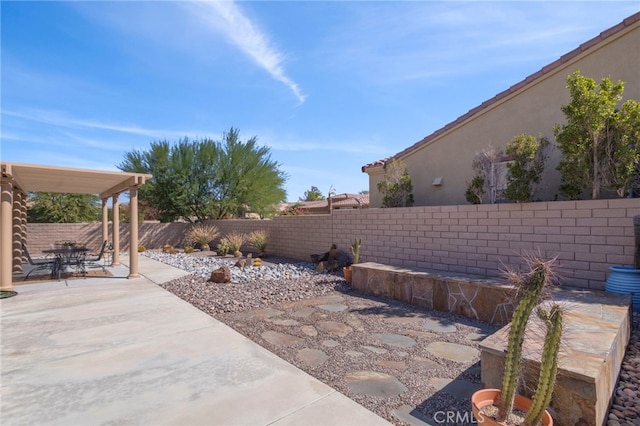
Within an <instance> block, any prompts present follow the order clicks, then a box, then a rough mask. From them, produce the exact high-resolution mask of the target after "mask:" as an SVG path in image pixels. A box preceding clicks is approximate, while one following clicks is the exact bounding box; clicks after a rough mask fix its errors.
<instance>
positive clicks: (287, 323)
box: [270, 319, 300, 327]
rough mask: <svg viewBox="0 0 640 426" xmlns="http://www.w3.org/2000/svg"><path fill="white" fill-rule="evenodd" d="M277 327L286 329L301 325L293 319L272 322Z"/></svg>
mask: <svg viewBox="0 0 640 426" xmlns="http://www.w3.org/2000/svg"><path fill="white" fill-rule="evenodd" d="M270 321H271V322H272V323H273V324H275V325H282V326H285V327H293V326H295V325H300V323H299V322H298V321H296V320H293V319H280V320H270Z"/></svg>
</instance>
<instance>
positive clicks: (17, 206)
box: [11, 189, 24, 274]
mask: <svg viewBox="0 0 640 426" xmlns="http://www.w3.org/2000/svg"><path fill="white" fill-rule="evenodd" d="M23 197H24V194H23V193H22V191H16V190H15V189H14V191H13V214H12V228H13V237H12V239H11V241H12V248H11V251H12V255H11V257H12V262H13V273H14V274H20V273H22V214H21V213H22V198H23Z"/></svg>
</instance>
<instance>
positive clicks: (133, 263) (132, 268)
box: [127, 186, 140, 278]
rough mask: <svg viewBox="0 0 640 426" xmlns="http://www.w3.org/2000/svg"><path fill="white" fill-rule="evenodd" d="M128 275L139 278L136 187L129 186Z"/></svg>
mask: <svg viewBox="0 0 640 426" xmlns="http://www.w3.org/2000/svg"><path fill="white" fill-rule="evenodd" d="M129 217H130V219H129V225H130V232H129V275H128V276H127V278H139V277H140V274H139V273H138V187H136V186H132V187H131V188H129Z"/></svg>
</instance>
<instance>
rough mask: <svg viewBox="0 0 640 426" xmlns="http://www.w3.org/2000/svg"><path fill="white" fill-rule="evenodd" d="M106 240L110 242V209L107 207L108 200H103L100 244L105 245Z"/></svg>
mask: <svg viewBox="0 0 640 426" xmlns="http://www.w3.org/2000/svg"><path fill="white" fill-rule="evenodd" d="M105 240H107V241H108V240H109V207H107V199H106V198H103V199H102V240H101V241H100V243H103V242H104V241H105Z"/></svg>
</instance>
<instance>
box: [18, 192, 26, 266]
mask: <svg viewBox="0 0 640 426" xmlns="http://www.w3.org/2000/svg"><path fill="white" fill-rule="evenodd" d="M27 198H28V197H27V194H25V193H24V192H22V199H21V201H22V203H21V204H22V205H21V209H20V222H21V224H22V225H21V227H22V235H20V241H22V242H23V243H24V244H25V245H27ZM20 249H22V247H20ZM22 263H27V255H26V254H25V253H24V252H22Z"/></svg>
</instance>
